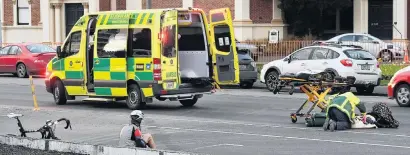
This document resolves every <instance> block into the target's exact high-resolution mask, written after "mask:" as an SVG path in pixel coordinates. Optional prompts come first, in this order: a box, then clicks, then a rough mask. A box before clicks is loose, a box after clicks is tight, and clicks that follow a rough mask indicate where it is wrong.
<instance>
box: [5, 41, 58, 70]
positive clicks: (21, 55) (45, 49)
mask: <svg viewBox="0 0 410 155" xmlns="http://www.w3.org/2000/svg"><path fill="white" fill-rule="evenodd" d="M55 55H56V51H55V50H54V49H53V48H51V47H49V46H47V45H42V44H30V43H21V44H10V45H7V46H4V47H2V48H1V49H0V73H12V74H14V75H15V76H18V77H20V78H24V77H28V75H29V74H33V75H44V74H45V70H46V65H47V63H48V62H49V61H50V60H51V59H52V58H53V57H55Z"/></svg>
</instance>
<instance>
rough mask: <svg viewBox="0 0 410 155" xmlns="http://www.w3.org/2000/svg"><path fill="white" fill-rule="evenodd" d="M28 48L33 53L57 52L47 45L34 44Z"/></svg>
mask: <svg viewBox="0 0 410 155" xmlns="http://www.w3.org/2000/svg"><path fill="white" fill-rule="evenodd" d="M26 47H27V49H28V50H29V51H30V52H31V53H47V52H56V50H54V49H53V48H51V47H50V46H47V45H41V44H32V45H27V46H26Z"/></svg>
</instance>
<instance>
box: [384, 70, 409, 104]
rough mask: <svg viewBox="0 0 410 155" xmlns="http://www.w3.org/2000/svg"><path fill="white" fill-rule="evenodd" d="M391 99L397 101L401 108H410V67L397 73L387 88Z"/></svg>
mask: <svg viewBox="0 0 410 155" xmlns="http://www.w3.org/2000/svg"><path fill="white" fill-rule="evenodd" d="M387 96H388V97H389V99H396V102H397V104H399V106H401V107H408V106H410V66H408V67H406V68H403V69H401V70H399V71H397V72H396V73H395V74H394V75H393V77H392V79H391V80H390V82H389V84H388V86H387Z"/></svg>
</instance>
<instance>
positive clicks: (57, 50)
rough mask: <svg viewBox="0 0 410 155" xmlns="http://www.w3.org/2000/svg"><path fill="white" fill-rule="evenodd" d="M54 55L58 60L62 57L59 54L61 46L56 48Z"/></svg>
mask: <svg viewBox="0 0 410 155" xmlns="http://www.w3.org/2000/svg"><path fill="white" fill-rule="evenodd" d="M56 53H57V57H58V58H61V56H62V54H61V46H57V49H56Z"/></svg>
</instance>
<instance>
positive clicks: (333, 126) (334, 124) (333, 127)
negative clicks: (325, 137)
mask: <svg viewBox="0 0 410 155" xmlns="http://www.w3.org/2000/svg"><path fill="white" fill-rule="evenodd" d="M335 129H336V122H335V121H333V120H330V121H329V130H330V131H331V132H333V131H335Z"/></svg>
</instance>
